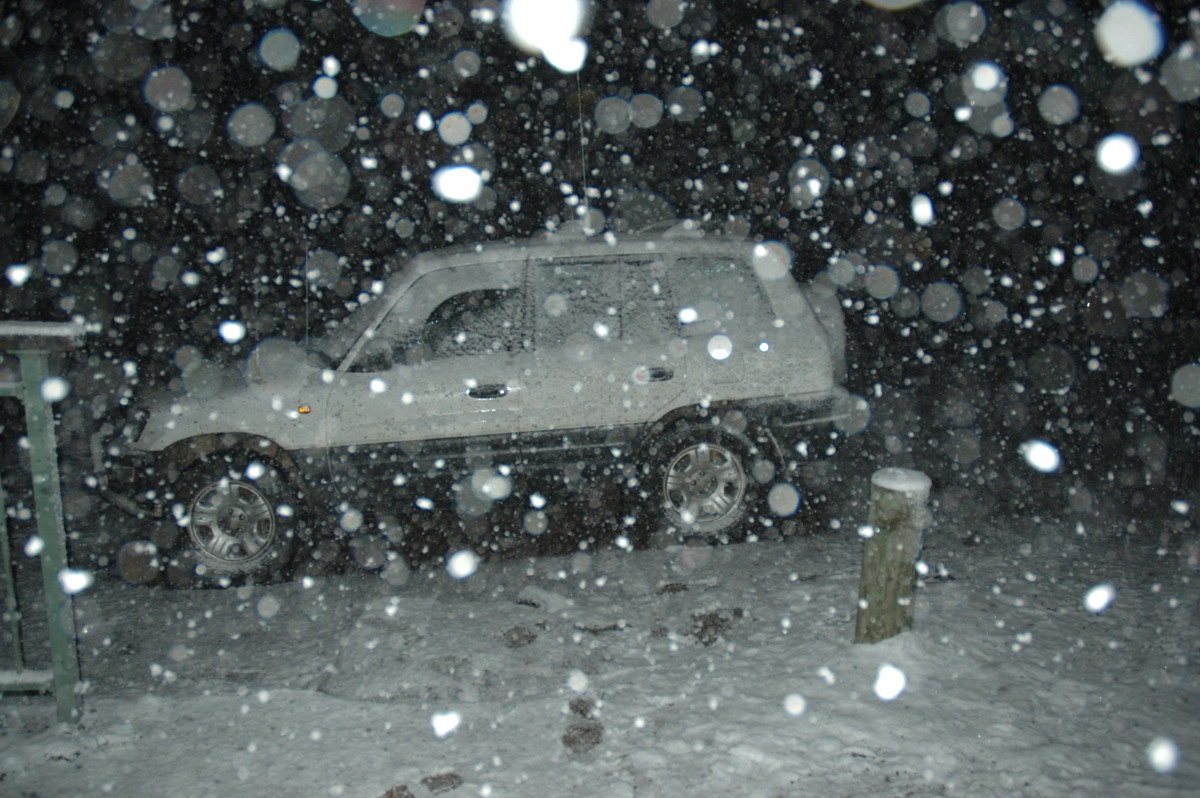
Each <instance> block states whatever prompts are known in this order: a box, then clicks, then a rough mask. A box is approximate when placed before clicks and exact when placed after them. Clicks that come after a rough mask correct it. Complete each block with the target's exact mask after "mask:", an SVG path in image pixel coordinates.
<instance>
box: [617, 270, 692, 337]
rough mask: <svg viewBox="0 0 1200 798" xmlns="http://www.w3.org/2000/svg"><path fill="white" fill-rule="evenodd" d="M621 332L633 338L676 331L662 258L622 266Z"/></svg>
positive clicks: (672, 333)
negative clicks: (650, 261) (660, 259)
mask: <svg viewBox="0 0 1200 798" xmlns="http://www.w3.org/2000/svg"><path fill="white" fill-rule="evenodd" d="M620 315H621V336H622V337H623V338H629V339H633V340H635V341H645V340H652V339H661V338H666V337H671V336H673V335H675V334H676V333H677V330H678V326H679V325H678V323H677V322H676V320H675V312H674V309H673V303H672V302H671V292H670V290H669V289H668V286H667V281H666V265H665V264H663V263H662V261H655V262H652V263H632V264H627V265H624V266H623V267H622V268H621V314H620Z"/></svg>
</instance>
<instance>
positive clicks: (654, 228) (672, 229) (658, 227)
mask: <svg viewBox="0 0 1200 798" xmlns="http://www.w3.org/2000/svg"><path fill="white" fill-rule="evenodd" d="M637 232H638V234H639V235H655V236H661V237H662V238H701V237H702V236H703V235H704V228H702V227H701V226H700V223H699V222H697V221H696V220H695V219H664V220H662V221H659V222H655V223H654V224H651V225H647V226H646V227H642V228H640V229H639V230H638V231H637Z"/></svg>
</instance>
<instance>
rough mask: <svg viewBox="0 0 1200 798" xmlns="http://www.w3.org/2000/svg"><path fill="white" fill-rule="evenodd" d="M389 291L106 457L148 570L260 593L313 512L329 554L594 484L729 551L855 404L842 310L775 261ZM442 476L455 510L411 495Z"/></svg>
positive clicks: (483, 274) (568, 269)
mask: <svg viewBox="0 0 1200 798" xmlns="http://www.w3.org/2000/svg"><path fill="white" fill-rule="evenodd" d="M379 289H380V290H378V291H376V292H374V293H373V295H371V296H370V298H369V299H367V300H366V301H364V302H362V304H361V305H360V306H359V307H357V308H356V309H355V310H354V311H353V312H352V313H351V314H350V315H349V317H348V318H346V319H345V320H344V321H343V322H342V323H341V324H339V325H337V326H336V327H334V328H333V329H332V331H331V332H330V333H329V334H328V335H327V336H325V337H324V338H322V339H320V340H317V341H315V342H313V344H312V345H310V346H302V345H299V344H291V343H287V342H282V341H278V340H273V341H267V342H264V343H263V344H260V345H259V346H258V348H257V349H255V350H254V352H252V353H251V354H250V355H249V357H248V358H247V359H246V362H245V364H244V366H243V368H242V370H241V372H240V374H237V375H235V376H234V377H232V378H231V377H230V376H228V375H227V376H225V377H224V378H223V379H222V378H221V377H220V376H219V373H217V372H214V370H213V367H212V365H211V364H207V363H204V362H203V361H202V362H201V364H200V366H197V367H196V368H193V367H191V366H189V367H188V368H187V369H185V371H184V374H183V376H182V379H181V380H180V383H181V386H182V390H181V391H179V392H177V393H175V394H173V395H163V396H160V397H159V398H157V399H156V400H152V401H148V402H146V403H145V404H143V405H141V406H137V405H135V406H134V407H135V409H134V412H133V413H132V414H131V416H130V419H129V421H128V422H127V423H126V424H125V425H124V427H123V429H122V430H121V433H120V434H118V435H116V437H115V439H112V440H107V441H104V442H103V443H101V444H99V445H96V446H94V447H93V452H94V455H95V458H96V461H97V462H96V469H97V473H98V474H101V475H104V477H105V479H104V480H102V481H103V482H104V483H105V485H104V488H105V490H104V492H105V494H106V495H107V496H108V497H109V498H111V499H113V500H114V501H115V502H116V503H118V504H119V505H120V506H122V507H124V508H126V509H127V510H130V511H131V512H135V513H137V514H139V515H140V516H142V517H151V516H153V517H159V518H162V519H163V523H161V524H160V525H159V529H158V531H157V532H156V533H155V534H154V536H153V539H154V541H155V543H156V544H158V545H157V548H158V551H160V552H161V551H162V549H164V548H167V549H172V548H173V549H178V550H180V551H183V552H186V553H187V557H188V558H189V559H187V562H189V563H191V564H192V565H198V566H200V567H199V568H194V569H193V570H197V571H199V572H201V573H205V574H208V575H210V577H211V576H218V577H222V578H227V577H229V576H230V575H236V574H248V573H251V572H255V571H258V570H261V569H264V568H278V567H281V566H283V565H285V564H286V563H287V562H289V561H290V560H291V559H292V557H293V554H294V549H295V548H296V547H297V544H299V543H301V542H303V543H307V544H308V545H309V546H310V547H316V546H318V544H319V538H321V537H322V535H321V534H320V532H319V530H320V529H321V528H322V524H320V523H307V522H305V519H312V518H314V517H317V518H319V517H321V516H320V515H319V514H316V515H315V514H314V512H313V511H314V510H320V509H322V508H323V509H324V510H325V511H326V512H327V513H329V512H332V513H334V515H328V514H327V515H325V516H324V517H326V518H329V519H330V521H329V523H326V524H324V527H326V528H332V529H333V531H334V532H335V533H336V535H335V536H336V537H345V536H346V534H347V533H349V534H351V535H352V534H354V533H359V532H361V531H362V530H363V529H364V528H365V527H366V526H369V524H367V525H364V524H363V523H362V521H363V519H364V518H368V519H374V520H375V521H376V523H384V525H386V522H380V521H379V519H381V518H382V519H390V522H391V525H392V527H393V530H394V528H395V527H396V526H397V525H399V527H400V528H403V527H404V526H405V525H406V523H408V520H411V519H413V518H414V517H416V516H419V515H421V514H422V513H423V512H426V511H428V510H431V509H434V507H435V506H436V505H438V504H439V503H440V504H442V505H447V504H449V503H451V502H452V503H453V508H452V509H454V510H455V512H456V514H457V516H458V517H460V518H471V517H479V516H483V515H486V514H487V513H488V512H490V511H491V509H492V508H493V507H495V506H496V505H499V504H502V503H504V502H505V501H506V500H508V499H510V497H519V496H522V495H524V496H525V497H526V499H527V500H529V501H530V503H532V504H533V505H534V508H535V510H536V508H537V507H538V506H540V503H541V502H542V501H544V495H545V493H546V492H547V491H548V490H549V489H550V488H551V487H552V483H553V482H556V481H557V482H562V481H564V480H567V481H570V478H575V477H578V476H579V475H580V474H582V473H583V472H584V471H587V470H588V468H589V467H590V468H591V470H593V471H596V472H598V473H603V474H606V475H608V476H609V477H610V482H611V483H613V484H616V485H618V486H619V489H620V491H621V493H622V495H623V498H624V501H625V507H623V508H622V509H621V511H620V512H617V513H614V514H613V515H615V516H618V517H620V516H624V517H625V519H626V522H627V523H630V524H631V525H634V526H638V527H640V528H646V529H651V530H652V531H666V532H668V533H671V534H675V535H679V536H688V537H701V538H729V537H736V536H739V535H744V534H745V532H746V527H747V526H748V525H749V523H750V521H751V520H752V519H753V518H754V517H756V516H758V515H759V514H761V513H766V512H767V511H768V509H772V510H774V511H775V514H776V515H789V514H791V513H793V512H795V510H796V508H797V505H798V504H799V500H800V493H799V490H798V489H797V488H795V487H794V486H793V484H792V481H793V478H794V477H795V473H794V472H795V470H796V464H795V462H789V460H788V457H789V455H790V454H791V453H792V450H793V448H794V447H795V448H798V449H799V450H800V451H804V444H803V443H802V441H803V439H804V436H805V434H806V429H808V428H811V427H813V426H814V425H821V424H828V423H829V422H831V421H832V420H833V419H834V416H835V408H836V407H838V401H837V400H838V399H839V397H841V396H843V395H844V391H843V390H842V389H841V387H840V385H839V383H840V381H841V379H842V377H843V375H844V369H845V354H844V351H845V337H844V330H843V322H842V313H841V308H840V306H839V304H838V300H837V297H836V296H835V294H834V293H833V291H832V290H830V289H828V288H826V287H824V286H820V285H815V284H805V285H801V284H799V283H797V282H796V281H795V280H794V279H793V277H792V275H791V273H790V258H789V256H788V254H787V251H786V250H785V249H784V248H783V247H782V246H781V245H779V244H774V243H754V242H750V241H745V240H734V239H729V238H719V237H711V236H705V235H702V234H700V233H699V232H698V231H696V230H694V229H689V228H687V227H680V228H675V229H672V230H670V231H666V232H663V233H661V234H659V235H650V236H647V235H638V236H628V237H626V236H619V237H617V236H614V235H612V234H607V235H606V236H599V237H586V236H583V235H575V236H572V235H568V234H558V235H549V236H545V237H543V238H540V239H529V240H523V241H509V242H504V243H498V244H486V245H480V246H473V247H465V248H458V249H447V250H442V251H437V252H432V253H427V254H422V255H420V256H418V257H416V258H415V259H413V260H412V261H411V262H410V263H409V264H408V265H407V266H406V267H405V268H404V269H402V270H400V271H399V272H398V273H396V274H394V275H392V276H391V278H390V279H388V280H387V281H386V283H384V284H382V286H380V287H379ZM193 365H195V364H193ZM205 367H206V368H205ZM214 374H217V376H216V377H214ZM109 432H110V434H111V433H112V428H109ZM798 442H801V443H800V444H799V446H798V445H797V444H798ZM581 467H583V468H582V469H581ZM438 476H441V477H443V478H449V479H450V480H451V482H452V484H451V485H450V488H451V489H450V490H449V491H448V492H442V493H437V492H432V491H431V492H428V493H425V492H423V491H422V490H421V489H419V488H418V486H420V485H422V480H424V479H426V478H436V477H438ZM515 481H516V482H519V483H520V484H521V485H522V486H523V489H514V482H515ZM430 495H434V496H438V497H443V498H439V499H438V500H433V499H430V498H429V496H430ZM513 500H514V501H516V499H513ZM522 506H524V505H522ZM370 508H374V509H370ZM364 512H365V513H366V515H364ZM531 514H532V515H533V516H535V518H534V520H533V522H532V523H533V524H534V526H536V525H537V524H538V523H539V521H538V520H537V518H536V516H537V515H538V513H536V512H533V513H531ZM528 515H530V514H527V517H526V523H525V526H526V528H527V529H528V528H529V526H530V518H529V517H528ZM336 518H340V519H341V523H340V529H339V525H338V524H337V523H334V520H333V519H336ZM542 518H543V521H542V522H541V523H542V524H543V525H544V515H543V516H542ZM630 519H637V522H638V523H637V524H632V521H631V520H630ZM530 531H536V530H530ZM142 537H146V535H142ZM326 537H329V535H326ZM164 538H165V539H164ZM393 539H395V538H393ZM425 551H426V552H428V547H426V548H425ZM159 559H163V560H165V559H167V558H159Z"/></svg>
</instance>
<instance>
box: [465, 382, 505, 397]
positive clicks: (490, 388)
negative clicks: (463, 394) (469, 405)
mask: <svg viewBox="0 0 1200 798" xmlns="http://www.w3.org/2000/svg"><path fill="white" fill-rule="evenodd" d="M507 395H508V386H507V385H503V384H496V385H476V386H475V387H474V388H468V389H467V396H469V397H471V398H472V399H500V398H502V397H504V396H507Z"/></svg>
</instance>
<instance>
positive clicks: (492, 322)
mask: <svg viewBox="0 0 1200 798" xmlns="http://www.w3.org/2000/svg"><path fill="white" fill-rule="evenodd" d="M522 294H523V292H522V291H521V290H520V289H516V288H484V289H479V290H475V291H464V292H463V293H461V294H456V295H454V296H452V297H450V298H449V299H447V300H445V301H444V302H442V303H441V304H440V305H438V306H437V307H436V308H434V310H433V312H432V313H430V314H429V318H427V319H426V320H425V324H424V327H423V329H422V332H421V340H420V344H421V345H422V346H424V347H426V348H427V350H428V353H429V356H430V357H434V358H442V357H455V356H459V355H485V354H490V353H496V352H515V351H517V350H519V349H521V348H522V342H523V340H524V337H525V335H524V329H523V326H522V325H521V324H520V318H521V306H522Z"/></svg>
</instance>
